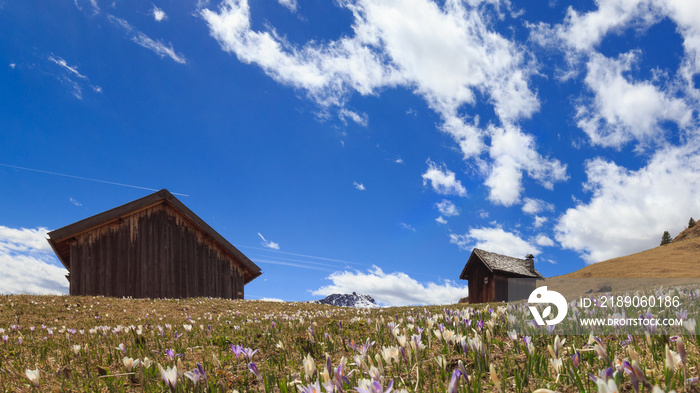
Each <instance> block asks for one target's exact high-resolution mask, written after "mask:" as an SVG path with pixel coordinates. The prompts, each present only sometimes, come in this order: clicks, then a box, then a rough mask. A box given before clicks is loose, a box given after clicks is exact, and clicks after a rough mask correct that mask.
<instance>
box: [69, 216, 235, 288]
mask: <svg viewBox="0 0 700 393" xmlns="http://www.w3.org/2000/svg"><path fill="white" fill-rule="evenodd" d="M70 250H71V251H70V266H71V272H70V282H71V283H70V294H71V295H105V296H119V297H121V296H132V297H150V298H184V297H195V296H211V297H221V298H229V299H242V298H243V294H244V291H243V285H244V279H243V271H242V268H241V266H240V263H239V262H238V261H236V260H235V259H234V258H232V257H231V256H230V254H228V253H226V252H224V250H223V249H222V248H221V247H220V246H219V245H218V244H217V243H216V242H214V241H213V240H212V239H210V238H209V237H208V236H207V235H206V234H204V233H203V232H201V231H200V230H198V229H197V228H196V227H194V225H192V224H191V222H190V221H188V220H187V219H186V218H184V216H182V215H181V214H179V213H178V212H177V211H176V210H175V209H173V208H171V207H169V206H168V205H167V204H159V205H156V206H152V207H149V208H147V209H145V210H142V211H139V212H136V213H134V214H133V215H130V216H128V217H126V218H125V219H123V220H119V221H118V222H114V223H110V224H107V225H104V226H101V227H99V228H95V229H93V230H90V231H88V232H86V233H83V234H80V235H78V236H77V237H76V238H74V239H73V240H72V241H71V245H70Z"/></svg>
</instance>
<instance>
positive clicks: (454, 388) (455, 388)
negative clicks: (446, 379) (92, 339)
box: [447, 369, 462, 393]
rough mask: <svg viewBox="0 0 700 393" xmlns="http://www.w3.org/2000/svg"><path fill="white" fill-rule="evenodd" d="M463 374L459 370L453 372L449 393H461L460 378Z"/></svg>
mask: <svg viewBox="0 0 700 393" xmlns="http://www.w3.org/2000/svg"><path fill="white" fill-rule="evenodd" d="M461 375H462V373H461V372H460V371H459V369H455V370H454V371H453V372H452V379H450V385H449V386H448V387H447V392H448V393H459V377H460V376H461Z"/></svg>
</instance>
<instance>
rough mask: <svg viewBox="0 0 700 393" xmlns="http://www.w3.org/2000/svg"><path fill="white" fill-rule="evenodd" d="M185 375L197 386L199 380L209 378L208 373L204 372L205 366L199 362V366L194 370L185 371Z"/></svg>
mask: <svg viewBox="0 0 700 393" xmlns="http://www.w3.org/2000/svg"><path fill="white" fill-rule="evenodd" d="M185 376H186V377H187V378H189V379H190V380H191V381H192V382H194V384H195V386H196V385H197V382H199V380H200V379H206V378H207V375H206V374H205V373H204V367H202V365H201V364H199V363H197V367H196V368H195V369H194V370H192V371H187V372H186V373H185Z"/></svg>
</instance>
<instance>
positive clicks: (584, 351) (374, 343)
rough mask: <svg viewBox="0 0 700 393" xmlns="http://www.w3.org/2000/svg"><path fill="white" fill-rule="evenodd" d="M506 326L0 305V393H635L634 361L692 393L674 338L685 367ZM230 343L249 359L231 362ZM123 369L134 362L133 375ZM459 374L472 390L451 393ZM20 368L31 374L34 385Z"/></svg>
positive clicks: (203, 306) (137, 307)
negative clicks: (610, 390)
mask: <svg viewBox="0 0 700 393" xmlns="http://www.w3.org/2000/svg"><path fill="white" fill-rule="evenodd" d="M507 314H508V311H507V308H506V307H505V306H504V305H478V306H476V307H470V306H468V305H450V306H431V307H401V308H382V309H376V310H355V309H348V308H338V307H332V306H324V305H317V304H305V303H271V302H260V301H231V300H221V299H203V298H197V299H186V300H148V299H115V298H102V297H69V296H29V295H21V296H0V329H2V330H0V336H2V338H3V340H2V341H0V392H18V391H27V392H29V391H37V392H63V391H66V392H73V391H89V392H95V391H104V392H132V391H133V392H169V391H177V392H218V391H221V392H230V391H238V392H241V393H243V392H298V391H300V390H301V388H306V387H307V386H308V385H310V384H314V383H315V382H317V381H319V385H320V386H321V390H320V391H329V389H330V390H335V391H341V389H342V391H343V392H351V391H352V392H354V391H356V390H355V388H357V387H363V386H364V387H365V389H366V391H369V392H375V391H377V392H378V391H380V390H378V389H379V388H373V387H370V386H369V384H370V381H373V382H375V381H376V382H377V383H378V384H379V385H381V387H382V390H381V391H385V390H386V389H387V387H388V386H389V384H390V383H393V391H395V392H401V391H406V392H440V393H442V392H448V391H450V390H449V389H450V386H451V382H452V387H451V389H452V390H451V391H455V392H457V391H458V392H482V391H507V392H532V391H535V390H537V389H541V388H544V389H550V390H553V391H560V392H570V391H571V392H575V391H581V392H598V391H599V387H598V385H597V384H596V382H594V381H593V380H592V379H591V378H590V377H589V374H593V375H603V377H602V378H601V379H600V380H601V383H606V384H608V385H611V384H614V385H615V386H616V387H617V388H618V389H619V391H634V389H633V386H632V380H631V379H630V376H629V375H628V373H626V372H625V370H624V367H622V365H623V362H624V361H629V362H630V363H632V361H633V360H634V361H635V362H634V364H638V366H639V368H640V369H641V370H642V373H643V376H644V379H646V380H647V381H648V384H649V385H650V386H653V385H659V386H660V387H661V389H662V391H669V390H671V389H675V390H677V391H692V389H693V386H692V385H691V384H692V383H693V381H694V380H693V379H692V378H696V377H698V348H697V341H696V340H695V339H694V338H692V337H691V336H684V337H683V340H684V341H683V342H684V344H685V352H686V353H687V356H686V357H684V358H683V359H684V361H681V362H678V361H677V360H676V361H674V356H673V355H674V352H675V353H678V352H679V351H680V349H681V348H679V344H678V342H677V341H675V340H671V338H670V337H669V336H650V337H645V336H638V337H635V339H634V341H632V342H630V343H627V342H625V340H627V339H628V337H627V336H608V337H600V338H599V339H600V341H595V340H594V339H591V338H590V337H589V335H588V334H586V335H580V336H566V337H565V338H566V341H565V342H564V343H563V344H562V343H561V340H558V339H556V337H554V336H550V335H541V336H532V343H531V344H530V345H528V344H527V343H526V342H525V341H524V340H523V337H515V339H513V338H511V337H510V336H509V334H508V331H507V330H508V324H507V323H506V321H507ZM480 319H481V320H482V321H483V327H481V326H480V325H481V324H478V321H479V320H480ZM467 320H468V323H469V324H468V325H467ZM185 325H187V328H186V327H185ZM189 326H191V329H189ZM420 332H422V334H421V333H420ZM5 340H6V342H4V341H5ZM231 345H240V346H242V347H244V348H250V349H251V350H257V352H255V354H254V355H253V357H252V359H246V358H245V355H240V356H238V357H236V355H235V354H234V351H233V350H232V348H231ZM667 347H668V350H667V349H666V348H667ZM168 350H172V351H173V352H174V355H175V356H174V357H173V358H171V357H169V356H168V354H167V351H168ZM671 351H673V352H671ZM577 352H578V353H579V361H578V362H577V361H576V359H574V358H573V357H572V355H573V354H575V353H577ZM601 354H603V356H601ZM667 355H670V356H671V359H670V360H667V357H668V356H667ZM125 357H126V358H131V359H138V360H139V363H140V364H138V365H136V366H135V367H133V368H132V369H131V370H129V369H128V368H127V366H126V365H125V362H124V360H125ZM146 358H148V359H149V360H150V363H151V364H150V365H149V367H146V364H144V363H148V361H146V360H145V359H146ZM305 358H306V359H307V360H306V362H305V361H304V359H305ZM678 358H679V356H676V357H675V359H678ZM669 361H671V363H677V364H676V365H675V367H674V366H673V365H672V366H670V367H669V366H668V363H669ZM197 363H199V364H200V365H201V366H202V368H203V369H204V372H205V375H206V377H205V378H201V379H200V380H199V381H198V383H197V384H195V383H194V382H193V381H192V380H191V379H190V378H188V377H187V375H185V374H181V373H175V376H176V377H174V378H176V383H177V384H176V387H175V388H174V389H173V388H172V387H170V386H168V385H167V384H166V382H164V380H163V378H162V377H161V372H160V368H162V369H166V370H168V369H170V370H172V367H176V368H177V367H178V365H179V367H180V371H181V372H188V373H189V375H190V376H194V374H193V370H195V368H196V365H197ZM250 363H254V364H255V367H256V368H257V370H259V373H260V375H259V376H257V375H255V374H254V373H253V372H251V371H250V366H249V364H250ZM328 365H330V369H329V368H328ZM341 365H342V367H340V368H339V366H341ZM608 368H612V372H613V376H612V377H611V378H610V379H609V381H608V379H607V377H605V370H607V369H608ZM460 369H461V370H463V371H464V372H466V374H467V375H466V377H468V378H464V377H462V378H461V379H459V380H457V379H456V378H455V380H454V381H453V376H456V371H455V370H460ZM27 370H31V371H34V370H38V373H39V380H38V383H37V384H35V383H33V382H32V381H31V380H30V378H29V377H28V375H27ZM601 373H602V374H601ZM688 380H690V382H688ZM326 381H336V382H335V384H336V385H335V388H330V386H331V384H332V382H328V383H326V384H325V386H328V387H329V388H326V387H324V382H326ZM638 386H639V389H640V391H645V389H647V388H645V387H644V384H643V383H641V382H640V383H639V385H638ZM600 389H603V388H600ZM606 389H607V388H606ZM308 391H313V390H308ZM600 391H605V390H600ZM648 391H651V390H650V389H649V390H648Z"/></svg>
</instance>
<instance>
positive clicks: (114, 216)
mask: <svg viewBox="0 0 700 393" xmlns="http://www.w3.org/2000/svg"><path fill="white" fill-rule="evenodd" d="M162 203H165V204H167V205H169V206H171V207H172V208H174V209H175V210H177V211H178V212H179V213H180V214H181V215H183V216H184V217H185V218H187V219H188V220H189V221H190V222H192V223H193V224H194V225H195V226H196V227H197V228H199V230H201V231H202V232H203V233H204V234H206V235H207V236H209V237H210V238H211V239H213V240H214V241H215V242H216V243H217V244H218V245H219V246H221V248H223V249H224V251H225V252H227V253H229V254H230V255H231V256H233V257H234V258H235V259H237V260H238V261H239V262H240V263H241V264H242V266H243V268H244V271H245V279H244V281H245V283H246V284H247V283H249V282H250V281H252V280H253V279H254V278H256V277H258V276H260V275H261V274H262V272H261V271H260V267H258V265H256V264H255V263H254V262H253V261H251V260H250V259H249V258H248V257H247V256H245V255H244V254H243V253H242V252H240V251H239V250H238V249H237V248H236V247H234V246H233V244H231V243H229V241H228V240H226V239H225V238H224V237H223V236H221V235H220V234H219V233H218V232H216V231H215V230H214V229H213V228H212V227H210V226H209V224H207V223H206V222H204V220H202V219H201V218H199V216H197V215H196V214H194V212H192V210H190V209H189V208H188V207H187V206H185V205H184V204H183V203H182V202H180V200H179V199H177V198H175V196H173V194H171V193H170V192H169V191H168V190H166V189H162V190H160V191H157V192H155V193H153V194H150V195H147V196H145V197H143V198H141V199H137V200H135V201H132V202H129V203H127V204H124V205H122V206H118V207H115V208H114V209H111V210H107V211H105V212H102V213H100V214H96V215H94V216H92V217H88V218H86V219H84V220H81V221H78V222H75V223H73V224H70V225H67V226H65V227H63V228H59V229H56V230H54V231H51V232H49V233H48V235H49V238H48V239H47V240H48V242H49V244H51V247H52V248H53V250H54V251H55V252H56V255H58V259H60V260H61V263H63V265H64V266H65V267H66V269H68V271H70V239H71V238H74V237H75V236H77V235H79V234H81V233H85V232H88V231H90V230H92V229H94V228H98V227H101V226H103V225H107V224H109V223H112V222H115V221H118V220H121V219H123V218H124V217H127V216H130V215H132V214H135V213H137V212H139V211H142V210H145V209H148V208H150V207H152V206H155V205H158V204H162Z"/></svg>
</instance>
